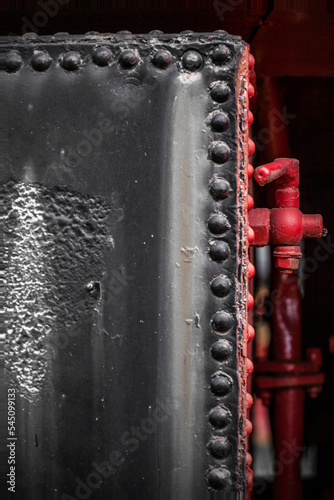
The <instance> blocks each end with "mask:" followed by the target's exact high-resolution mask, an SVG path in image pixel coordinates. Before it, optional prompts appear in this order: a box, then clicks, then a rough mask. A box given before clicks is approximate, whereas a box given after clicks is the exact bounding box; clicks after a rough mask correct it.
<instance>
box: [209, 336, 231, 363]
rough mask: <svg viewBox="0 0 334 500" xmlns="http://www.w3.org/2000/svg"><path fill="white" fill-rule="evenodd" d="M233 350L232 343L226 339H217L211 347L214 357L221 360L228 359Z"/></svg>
mask: <svg viewBox="0 0 334 500" xmlns="http://www.w3.org/2000/svg"><path fill="white" fill-rule="evenodd" d="M232 352H233V347H232V344H231V343H230V342H229V341H228V340H225V339H220V340H217V341H216V342H215V343H214V344H213V345H212V347H211V354H212V357H213V358H214V359H215V360H216V361H220V362H223V361H227V360H228V358H229V357H230V356H231V354H232Z"/></svg>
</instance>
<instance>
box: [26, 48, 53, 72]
mask: <svg viewBox="0 0 334 500" xmlns="http://www.w3.org/2000/svg"><path fill="white" fill-rule="evenodd" d="M51 63H52V59H51V57H50V56H49V54H48V53H47V52H36V53H35V54H34V55H33V56H32V58H31V66H32V67H33V68H34V69H35V70H36V71H45V70H47V69H48V68H49V67H50V65H51Z"/></svg>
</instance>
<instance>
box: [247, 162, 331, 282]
mask: <svg viewBox="0 0 334 500" xmlns="http://www.w3.org/2000/svg"><path fill="white" fill-rule="evenodd" d="M254 177H255V180H256V182H257V183H258V184H260V186H264V185H265V184H268V183H269V182H272V181H274V180H275V181H276V184H277V189H276V192H275V201H276V207H275V208H272V209H271V210H270V209H269V208H254V209H252V210H250V211H249V213H248V216H249V224H250V226H251V227H252V229H253V230H254V240H253V241H252V243H251V245H253V246H260V247H261V246H265V245H269V244H272V245H275V249H274V252H273V256H274V257H275V266H276V267H277V268H279V269H280V271H281V272H284V273H291V272H292V271H293V270H294V269H298V267H299V259H300V258H301V256H302V254H301V252H300V248H299V246H298V244H299V243H300V242H301V240H302V239H303V238H320V237H321V236H322V234H323V223H322V217H321V215H304V214H302V213H301V211H300V210H299V189H298V185H299V161H298V160H295V159H293V158H277V160H275V161H274V162H272V163H267V164H266V165H262V166H260V167H257V168H256V169H255V173H254Z"/></svg>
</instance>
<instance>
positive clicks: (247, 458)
mask: <svg viewBox="0 0 334 500" xmlns="http://www.w3.org/2000/svg"><path fill="white" fill-rule="evenodd" d="M252 462H253V457H252V455H251V454H250V453H248V452H247V453H246V467H250V466H251V465H252Z"/></svg>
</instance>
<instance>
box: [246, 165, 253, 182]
mask: <svg viewBox="0 0 334 500" xmlns="http://www.w3.org/2000/svg"><path fill="white" fill-rule="evenodd" d="M253 174H254V167H253V165H251V164H250V163H248V167H247V176H248V179H250V178H251V177H252V176H253Z"/></svg>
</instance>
